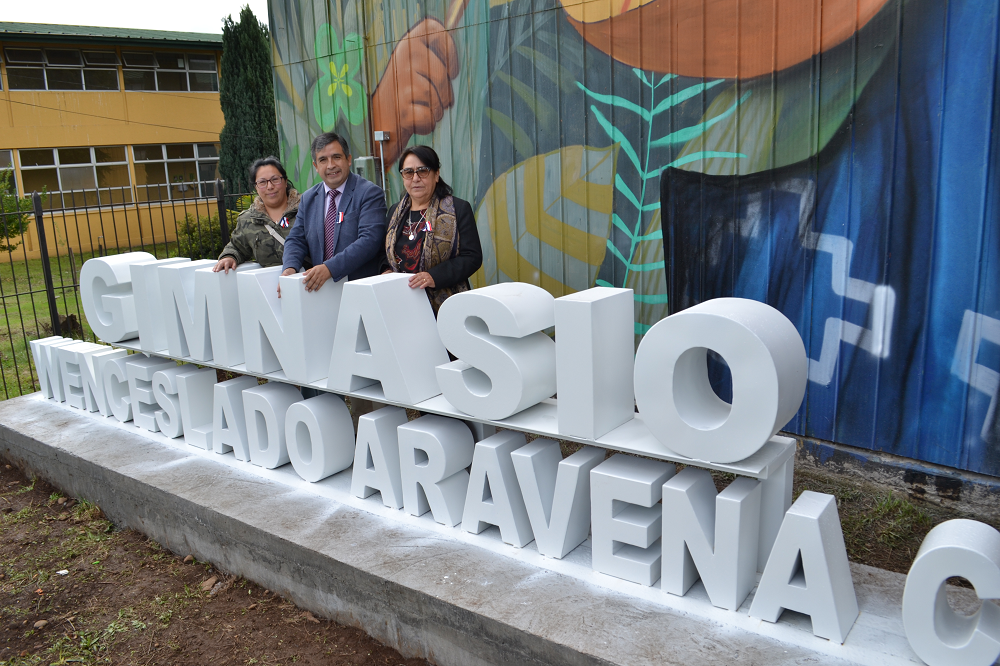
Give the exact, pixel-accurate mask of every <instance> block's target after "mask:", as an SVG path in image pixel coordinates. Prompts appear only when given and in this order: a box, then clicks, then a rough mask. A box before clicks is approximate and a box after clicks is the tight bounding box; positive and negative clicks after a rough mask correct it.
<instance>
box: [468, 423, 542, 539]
mask: <svg viewBox="0 0 1000 666" xmlns="http://www.w3.org/2000/svg"><path fill="white" fill-rule="evenodd" d="M522 446H524V433H520V432H514V431H512V430H504V431H503V432H500V433H497V434H496V435H493V436H492V437H489V438H487V439H484V440H483V441H481V442H479V443H478V444H476V449H475V453H474V454H473V457H472V471H471V472H470V477H469V488H468V490H467V491H466V493H465V512H464V513H463V514H462V529H463V530H465V531H466V532H472V533H473V534H479V533H480V532H482V531H483V530H485V529H486V528H487V527H488V526H489V525H496V526H497V527H499V528H500V538H501V539H503V541H504V542H505V543H509V544H511V545H512V546H515V547H517V548H524V547H525V546H527V545H528V544H529V543H531V542H532V541H533V540H534V539H535V537H534V535H533V534H532V533H531V521H530V520H529V519H528V511H527V510H526V509H525V508H524V500H523V499H522V498H521V489H520V488H518V486H517V473H516V472H515V471H514V462H513V461H512V460H511V458H510V456H511V454H512V453H514V451H516V450H517V449H519V448H521V447H522Z"/></svg>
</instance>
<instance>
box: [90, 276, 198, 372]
mask: <svg viewBox="0 0 1000 666" xmlns="http://www.w3.org/2000/svg"><path fill="white" fill-rule="evenodd" d="M88 263H89V262H88ZM187 263H191V260H190V259H187V258H185V257H172V258H170V259H154V260H152V261H143V262H135V263H132V264H131V265H130V266H129V269H130V270H131V273H132V294H133V296H134V298H133V301H132V302H133V303H134V304H135V316H136V320H137V321H138V324H139V346H140V347H141V348H142V351H144V352H146V353H156V352H165V351H166V350H167V329H166V326H164V323H163V320H164V316H163V313H164V312H166V308H164V307H163V305H164V304H163V303H162V302H161V295H162V291H161V290H160V272H159V268H160V267H161V266H169V265H170V264H187Z"/></svg>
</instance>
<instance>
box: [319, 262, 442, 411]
mask: <svg viewBox="0 0 1000 666" xmlns="http://www.w3.org/2000/svg"><path fill="white" fill-rule="evenodd" d="M409 279H410V276H409V275H408V274H406V273H393V274H390V275H376V276H374V277H370V278H364V279H362V280H355V281H353V282H349V283H347V285H345V286H344V296H343V298H342V299H341V301H340V315H339V316H338V317H337V336H336V338H334V343H333V356H332V358H331V361H330V371H329V375H328V378H327V380H326V383H327V386H328V387H329V388H331V389H334V390H335V391H356V390H358V389H360V388H364V387H366V386H371V385H373V384H375V383H377V382H380V383H381V385H382V392H383V394H384V395H385V397H386V399H388V400H392V401H395V402H403V403H408V404H411V405H414V404H416V403H418V402H423V401H424V400H427V399H428V398H433V397H434V396H436V395H439V394H440V393H441V390H440V389H439V388H438V382H437V377H436V376H435V374H434V368H435V367H436V366H438V365H441V364H442V363H447V362H448V352H447V351H446V350H445V348H444V345H443V344H442V343H441V339H440V338H439V337H438V334H437V328H436V326H435V324H434V311H433V310H432V309H431V304H430V302H429V301H428V300H427V295H426V294H425V293H424V292H423V290H421V289H411V288H410V286H409Z"/></svg>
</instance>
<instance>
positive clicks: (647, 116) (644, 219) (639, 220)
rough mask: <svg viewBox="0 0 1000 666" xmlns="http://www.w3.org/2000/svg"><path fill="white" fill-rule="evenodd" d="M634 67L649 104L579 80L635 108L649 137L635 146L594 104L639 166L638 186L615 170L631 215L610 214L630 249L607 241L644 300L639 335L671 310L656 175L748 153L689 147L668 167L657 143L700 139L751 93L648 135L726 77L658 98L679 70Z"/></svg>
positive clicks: (616, 105)
mask: <svg viewBox="0 0 1000 666" xmlns="http://www.w3.org/2000/svg"><path fill="white" fill-rule="evenodd" d="M632 71H633V73H635V75H636V76H637V77H638V78H639V80H640V81H642V83H643V85H645V86H646V87H647V88H648V89H649V95H648V99H649V103H648V106H646V107H643V106H640V105H639V104H636V103H635V102H633V101H631V100H628V99H625V98H623V97H619V96H617V95H604V94H601V93H596V92H594V91H592V90H589V89H588V88H587V87H586V86H584V85H583V84H582V83H580V82H577V84H576V85H577V86H578V87H579V88H580V89H581V90H582V91H583V92H584V93H585V94H586V95H587V96H588V97H590V98H591V99H593V100H594V101H596V102H599V103H601V104H604V105H607V106H610V107H612V108H613V109H618V110H621V111H625V112H629V113H633V114H635V115H637V116H639V118H640V119H641V121H642V122H643V123H644V125H643V131H642V132H641V136H643V137H645V146H643V145H640V146H639V149H638V150H636V147H635V146H634V145H633V144H632V142H631V141H630V140H629V138H628V137H627V136H626V133H625V131H623V130H622V129H621V128H619V127H617V126H615V125H614V124H613V123H612V122H611V121H610V120H608V118H607V116H605V114H604V113H602V112H601V111H600V109H598V108H597V106H596V105H594V104H591V105H590V112H591V113H592V114H593V117H594V118H595V119H596V120H597V123H598V124H599V125H600V126H601V128H602V129H603V130H604V132H605V133H606V134H607V135H608V138H609V139H611V141H613V142H614V143H616V144H618V145H619V146H620V148H621V151H622V153H623V154H624V155H625V156H626V157H627V158H628V162H630V163H631V164H632V166H633V167H635V170H636V172H637V175H638V178H637V179H636V180H637V181H638V183H639V185H638V191H636V190H635V189H633V188H632V187H630V186H629V185H628V183H626V181H625V179H623V178H622V176H621V169H619V172H618V173H616V174H615V189H616V190H617V191H618V193H620V194H621V196H623V197H624V198H625V200H626V201H628V203H629V204H630V205H629V206H621V207H619V206H616V207H615V208H616V211H617V210H622V209H628V210H630V211H634V213H633V214H630V215H627V217H628V221H626V220H625V219H623V217H622V216H620V215H619V214H618V213H617V212H616V213H614V214H613V215H612V218H611V219H612V224H614V226H615V227H616V228H617V229H618V230H619V231H621V232H622V233H624V234H625V236H626V238H627V239H628V240H629V249H628V254H627V256H626V254H624V253H622V251H621V250H620V249H619V248H618V247H617V246H616V245H615V243H614V242H613V241H612V239H611V238H608V241H607V246H608V251H609V252H610V253H611V254H612V255H613V256H614V258H615V259H616V260H617V261H619V262H621V264H622V265H623V267H624V269H625V272H624V276H623V278H622V281H621V285H620V286H623V287H629V288H632V289H633V291H634V293H635V295H634V297H635V300H636V303H638V304H639V305H640V316H639V317H638V319H639V320H638V321H636V324H635V333H636V335H642V334H644V333H645V332H646V331H648V330H649V328H650V327H651V326H652V325H653V324H654V323H656V321H658V320H659V319H660V318H662V317H663V316H664V315H665V314H666V303H667V294H666V293H665V292H666V279H665V270H664V260H663V252H662V247H663V243H662V239H663V231H662V229H661V228H660V203H659V201H655V200H654V201H653V202H651V203H647V202H646V199H647V194H649V193H651V194H652V196H653V197H655V196H656V194H657V192H658V190H659V188H658V187H657V179H658V177H659V175H660V172H661V170H662V169H663V168H666V167H677V166H681V165H683V164H687V163H689V162H694V161H696V160H701V159H708V158H729V159H739V158H745V157H746V155H743V154H742V153H735V152H719V151H705V150H698V151H694V152H689V153H688V154H687V155H685V156H684V157H681V158H679V159H676V160H674V161H672V162H670V163H668V164H666V165H664V166H663V167H660V166H658V165H657V164H656V163H655V162H654V163H652V164H651V159H650V157H651V155H652V154H653V151H654V150H656V149H658V148H663V147H669V146H672V145H677V144H684V143H688V142H690V141H693V140H695V139H697V138H698V137H700V136H701V135H702V134H704V132H705V131H706V130H707V129H708V128H709V127H711V126H712V125H714V124H716V123H718V122H720V121H722V120H724V119H726V118H728V117H729V116H731V115H732V114H733V113H735V112H736V109H737V107H738V106H739V105H740V104H742V103H743V102H744V101H746V99H747V98H748V97H749V96H750V93H746V94H744V95H743V96H742V97H741V98H740V99H738V100H737V101H735V102H734V103H733V104H732V105H731V106H730V107H729V108H727V109H726V110H724V111H723V112H721V113H719V114H718V115H716V116H714V117H712V118H710V119H707V120H704V121H702V122H700V123H696V124H694V125H691V126H689V127H684V128H682V129H679V130H675V131H673V132H670V133H668V134H666V135H664V136H661V137H659V138H657V139H652V140H650V139H649V137H650V136H651V134H652V129H653V121H654V120H655V119H656V118H657V117H658V116H660V115H661V114H663V113H666V112H667V111H669V110H670V109H671V108H673V107H675V106H677V105H678V104H681V103H683V102H685V101H687V100H689V99H692V98H694V97H697V96H698V95H701V94H702V93H704V92H705V91H707V90H709V89H711V88H713V87H715V86H717V85H719V84H720V83H722V82H723V80H722V79H716V80H714V81H707V82H703V83H697V84H694V85H691V86H688V87H686V88H683V89H681V90H678V91H676V92H674V93H672V94H667V95H665V96H664V97H663V98H662V99H659V101H658V100H657V93H658V91H659V89H660V87H661V86H662V85H663V84H665V83H667V82H669V81H671V80H672V79H675V78H676V76H675V75H674V74H667V75H665V76H662V77H661V78H660V80H659V81H656V79H655V76H654V75H653V74H652V73H649V74H647V73H646V72H644V71H642V70H640V69H636V68H633V69H632ZM668 89H669V86H668ZM609 115H610V114H609ZM619 164H621V165H622V167H623V168H625V164H626V163H625V161H624V160H621V161H620V162H619ZM622 212H623V213H624V210H622ZM647 259H651V260H647ZM596 284H597V285H598V286H602V287H614V286H619V285H613V284H611V283H610V282H608V281H606V280H602V279H598V280H597V281H596ZM647 286H648V287H653V290H652V291H653V293H649V290H648V289H646V288H642V287H647ZM641 306H658V307H654V308H652V309H650V308H643V307H641Z"/></svg>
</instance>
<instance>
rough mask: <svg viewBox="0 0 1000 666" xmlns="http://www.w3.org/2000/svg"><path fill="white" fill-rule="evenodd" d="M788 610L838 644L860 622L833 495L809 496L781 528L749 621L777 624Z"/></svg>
mask: <svg viewBox="0 0 1000 666" xmlns="http://www.w3.org/2000/svg"><path fill="white" fill-rule="evenodd" d="M786 608H787V609H788V610H793V611H796V612H799V613H803V614H805V615H808V616H810V617H811V618H812V627H813V633H814V634H816V635H817V636H820V637H822V638H826V639H828V640H831V641H837V642H838V643H843V642H844V639H846V638H847V633H848V632H849V631H850V630H851V627H852V626H853V625H854V620H855V619H856V618H857V617H858V600H857V597H856V596H855V595H854V581H853V580H852V579H851V567H850V565H849V564H848V562H847V549H846V548H845V546H844V533H843V532H842V531H841V529H840V518H839V517H838V516H837V499H836V498H835V497H834V496H833V495H823V494H820V493H814V492H812V491H810V490H806V491H805V492H803V493H802V494H801V495H799V498H798V499H797V500H795V504H793V505H792V507H791V508H790V509H789V510H788V513H786V514H785V520H784V522H782V523H781V529H780V530H779V531H778V538H777V539H775V541H774V546H773V547H772V548H771V556H770V557H769V558H768V560H767V565H766V566H765V567H764V573H763V574H762V575H761V577H760V583H759V584H758V585H757V593H756V594H754V597H753V603H752V604H751V605H750V616H751V617H756V618H760V619H761V620H765V621H767V622H777V621H778V618H779V617H780V616H781V611H782V610H784V609H786Z"/></svg>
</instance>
